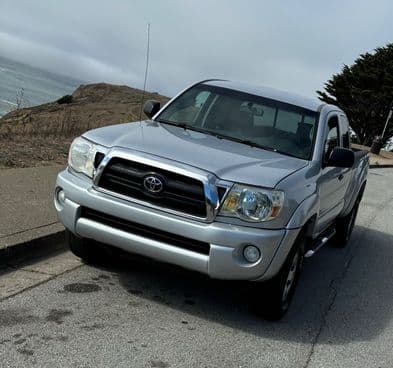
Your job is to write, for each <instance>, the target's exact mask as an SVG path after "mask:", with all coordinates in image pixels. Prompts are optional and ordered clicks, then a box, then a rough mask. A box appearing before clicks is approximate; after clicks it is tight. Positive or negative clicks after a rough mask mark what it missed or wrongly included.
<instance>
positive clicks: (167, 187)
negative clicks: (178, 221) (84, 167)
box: [98, 157, 206, 218]
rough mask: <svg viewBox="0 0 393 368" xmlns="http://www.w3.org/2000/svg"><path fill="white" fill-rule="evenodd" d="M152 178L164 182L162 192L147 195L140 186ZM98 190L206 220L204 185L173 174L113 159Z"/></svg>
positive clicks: (133, 162)
mask: <svg viewBox="0 0 393 368" xmlns="http://www.w3.org/2000/svg"><path fill="white" fill-rule="evenodd" d="M151 174H154V175H157V176H159V177H160V178H162V179H163V181H164V188H163V191H162V192H160V193H158V194H154V193H150V192H148V191H147V190H146V188H145V187H144V185H143V181H144V179H145V178H146V177H147V176H149V175H151ZM98 186H99V187H101V188H103V189H107V190H110V191H112V192H115V193H119V194H122V195H125V196H127V197H131V198H136V199H138V200H141V201H144V202H148V203H151V204H153V205H155V206H159V207H162V208H168V209H171V210H175V211H179V212H183V213H187V214H190V215H193V216H197V217H201V218H204V217H206V199H205V192H204V188H203V183H202V182H201V181H199V180H197V179H194V178H190V177H188V176H184V175H180V174H177V173H175V172H171V171H167V170H163V169H160V168H157V167H154V166H150V165H146V164H142V163H140V162H135V161H129V160H125V159H122V158H118V157H115V158H112V159H111V160H110V162H109V163H108V165H107V166H106V167H105V169H104V172H103V173H102V176H101V178H100V180H99V183H98Z"/></svg>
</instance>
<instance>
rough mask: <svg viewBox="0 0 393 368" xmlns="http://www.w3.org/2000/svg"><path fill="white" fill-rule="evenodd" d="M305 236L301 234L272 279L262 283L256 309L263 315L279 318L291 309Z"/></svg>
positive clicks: (268, 317)
mask: <svg viewBox="0 0 393 368" xmlns="http://www.w3.org/2000/svg"><path fill="white" fill-rule="evenodd" d="M304 249H305V238H304V236H303V235H300V236H299V238H298V239H297V241H296V243H295V244H294V246H293V248H292V250H291V251H290V253H289V254H288V257H287V259H286V261H285V263H284V265H283V266H282V267H281V270H280V271H279V273H278V274H277V275H276V276H275V277H273V278H272V279H270V280H268V281H265V282H264V283H263V284H261V285H260V287H261V289H262V290H261V291H260V295H258V296H257V298H256V300H255V303H254V309H255V311H256V312H257V313H258V314H260V315H261V316H262V317H264V318H266V319H269V320H279V319H281V318H282V317H283V316H284V315H285V313H286V312H287V311H288V309H289V305H290V304H291V301H292V299H293V295H294V293H295V289H296V285H297V282H298V280H299V275H300V271H301V269H302V265H303V258H304Z"/></svg>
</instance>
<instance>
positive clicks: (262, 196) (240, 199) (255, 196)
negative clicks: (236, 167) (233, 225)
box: [220, 184, 284, 222]
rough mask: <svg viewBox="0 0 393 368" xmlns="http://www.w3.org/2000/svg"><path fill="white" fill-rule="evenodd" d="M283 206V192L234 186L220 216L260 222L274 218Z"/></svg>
mask: <svg viewBox="0 0 393 368" xmlns="http://www.w3.org/2000/svg"><path fill="white" fill-rule="evenodd" d="M283 204H284V192H282V191H281V190H266V189H262V188H256V187H248V186H244V185H238V184H235V185H234V186H233V188H232V189H231V191H230V192H229V193H228V195H227V197H226V199H225V201H224V203H223V205H222V208H221V211H220V215H223V216H237V217H239V218H241V219H243V220H246V221H253V222H262V221H269V220H273V219H274V218H276V217H277V216H278V215H279V213H280V211H281V208H282V206H283Z"/></svg>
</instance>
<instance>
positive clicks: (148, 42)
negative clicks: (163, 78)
mask: <svg viewBox="0 0 393 368" xmlns="http://www.w3.org/2000/svg"><path fill="white" fill-rule="evenodd" d="M149 56H150V23H147V47H146V68H145V80H144V82H143V92H142V99H141V106H140V110H139V121H141V120H142V106H143V100H144V99H145V92H146V83H147V72H148V70H149Z"/></svg>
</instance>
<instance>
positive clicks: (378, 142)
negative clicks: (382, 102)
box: [370, 101, 393, 155]
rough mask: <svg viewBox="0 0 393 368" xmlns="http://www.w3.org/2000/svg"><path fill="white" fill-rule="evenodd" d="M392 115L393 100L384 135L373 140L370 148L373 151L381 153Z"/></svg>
mask: <svg viewBox="0 0 393 368" xmlns="http://www.w3.org/2000/svg"><path fill="white" fill-rule="evenodd" d="M392 115H393V101H392V102H391V104H390V106H389V113H388V117H387V118H386V122H385V126H384V127H383V131H382V135H381V136H379V137H375V138H374V140H373V143H372V145H371V148H370V152H371V153H374V154H376V155H379V152H380V151H381V149H382V147H383V137H384V135H385V132H386V128H387V126H388V124H389V121H390V119H391V118H392Z"/></svg>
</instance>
